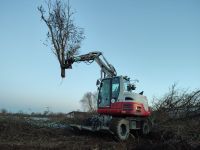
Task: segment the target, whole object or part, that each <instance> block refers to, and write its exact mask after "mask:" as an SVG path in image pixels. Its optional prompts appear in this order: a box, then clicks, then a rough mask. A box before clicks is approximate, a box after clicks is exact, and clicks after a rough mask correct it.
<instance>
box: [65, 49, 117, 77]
mask: <svg viewBox="0 0 200 150" xmlns="http://www.w3.org/2000/svg"><path fill="white" fill-rule="evenodd" d="M93 61H95V62H96V63H97V64H98V65H99V66H100V68H101V79H102V78H105V77H114V76H116V75H117V72H116V70H115V68H114V67H113V66H112V65H111V64H110V63H108V61H107V60H106V58H105V57H104V56H103V54H102V53H101V52H99V51H95V52H90V53H88V54H84V55H79V56H73V57H70V58H68V59H67V60H66V61H65V69H71V68H72V64H73V63H74V62H88V63H92V62H93Z"/></svg>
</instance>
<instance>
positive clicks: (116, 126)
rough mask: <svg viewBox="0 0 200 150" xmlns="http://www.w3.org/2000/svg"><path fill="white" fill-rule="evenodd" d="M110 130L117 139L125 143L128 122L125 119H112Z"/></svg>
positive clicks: (128, 130) (127, 134)
mask: <svg viewBox="0 0 200 150" xmlns="http://www.w3.org/2000/svg"><path fill="white" fill-rule="evenodd" d="M110 130H111V131H112V132H113V133H114V134H115V136H117V138H119V139H120V140H121V141H125V140H127V139H128V137H129V132H130V129H129V121H128V120H126V119H120V118H119V119H112V121H111V125H110Z"/></svg>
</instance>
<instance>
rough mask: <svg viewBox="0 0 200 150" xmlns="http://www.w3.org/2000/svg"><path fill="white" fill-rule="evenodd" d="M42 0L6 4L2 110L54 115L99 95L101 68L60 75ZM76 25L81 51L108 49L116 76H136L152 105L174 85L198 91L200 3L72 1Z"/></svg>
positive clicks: (1, 37) (0, 46) (0, 48)
mask: <svg viewBox="0 0 200 150" xmlns="http://www.w3.org/2000/svg"><path fill="white" fill-rule="evenodd" d="M41 4H42V5H45V3H44V1H42V0H34V1H32V0H18V1H13V0H1V1H0V109H2V108H5V109H7V110H8V111H10V112H18V111H23V112H26V113H30V112H43V111H45V110H46V108H47V107H48V108H49V109H50V111H53V112H64V113H65V112H69V111H72V110H78V109H81V105H80V102H79V101H80V99H81V98H82V97H83V95H84V93H86V92H88V91H91V92H94V91H95V90H96V80H97V79H98V78H99V77H100V68H99V66H98V65H97V64H95V63H93V64H91V65H89V66H88V65H86V64H84V63H83V64H74V65H73V69H72V70H67V71H66V78H65V79H62V78H61V77H60V68H59V64H58V61H57V59H56V57H55V55H54V54H53V53H52V51H51V49H50V47H49V46H45V45H44V44H43V43H44V42H45V41H46V33H47V27H46V25H45V24H44V23H43V22H42V21H41V19H40V14H39V12H38V11H37V7H38V6H39V5H41ZM70 4H71V6H72V9H73V10H74V11H75V12H76V13H75V15H74V19H75V23H76V24H77V25H78V26H79V27H82V28H84V33H85V37H86V38H85V40H84V41H83V42H82V45H81V48H80V54H84V53H87V52H90V51H97V50H98V51H102V52H103V54H104V56H105V57H106V58H107V60H108V61H109V62H110V63H111V64H112V65H113V66H115V68H116V70H117V73H118V75H128V76H129V77H131V78H132V79H138V80H139V83H136V86H137V89H136V92H140V91H144V95H146V96H147V97H148V100H149V102H150V103H152V100H153V98H154V97H161V96H162V95H163V94H165V93H166V92H167V91H168V90H169V87H170V86H171V85H172V84H173V83H177V84H178V87H179V88H187V89H190V90H193V89H198V88H199V87H200V58H199V57H200V9H199V8H200V1H199V0H165V1H164V0H151V1H149V0H95V1H94V0H84V1H83V0H71V1H70Z"/></svg>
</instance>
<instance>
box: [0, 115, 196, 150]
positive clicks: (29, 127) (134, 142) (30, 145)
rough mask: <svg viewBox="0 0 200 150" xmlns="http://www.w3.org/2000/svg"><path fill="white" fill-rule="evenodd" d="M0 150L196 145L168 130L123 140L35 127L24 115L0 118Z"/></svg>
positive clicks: (185, 149)
mask: <svg viewBox="0 0 200 150" xmlns="http://www.w3.org/2000/svg"><path fill="white" fill-rule="evenodd" d="M0 149H2V150H7V149H15V150H18V149H20V150H21V149H22V150H25V149H26V150H27V149H29V150H32V149H38V150H40V149H41V150H43V149H45V150H46V149H48V150H54V149H67V150H68V149H69V150H104V149H105V150H127V149H128V150H129V149H130V150H131V149H135V150H147V149H148V150H153V149H156V150H157V149H159V150H160V149H164V150H168V149H170V150H190V149H196V150H197V149H200V145H195V144H191V143H190V144H188V143H187V141H184V140H183V139H181V137H176V135H174V134H173V133H172V132H170V131H161V130H157V129H154V130H153V132H152V133H151V134H150V135H148V136H146V137H141V136H134V135H131V136H130V138H129V139H128V140H127V141H126V142H121V141H118V140H117V139H116V138H115V137H114V136H113V135H111V134H109V133H102V132H99V133H91V132H75V131H73V130H71V129H70V128H68V127H62V128H57V127H56V128H55V127H48V126H38V125H36V124H32V123H30V122H29V121H27V118H24V117H16V116H15V117H12V116H9V117H8V116H6V117H5V116H4V117H2V116H1V117H0Z"/></svg>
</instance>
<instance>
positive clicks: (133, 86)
mask: <svg viewBox="0 0 200 150" xmlns="http://www.w3.org/2000/svg"><path fill="white" fill-rule="evenodd" d="M135 89H136V87H135V85H134V84H129V85H128V91H131V90H135Z"/></svg>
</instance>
